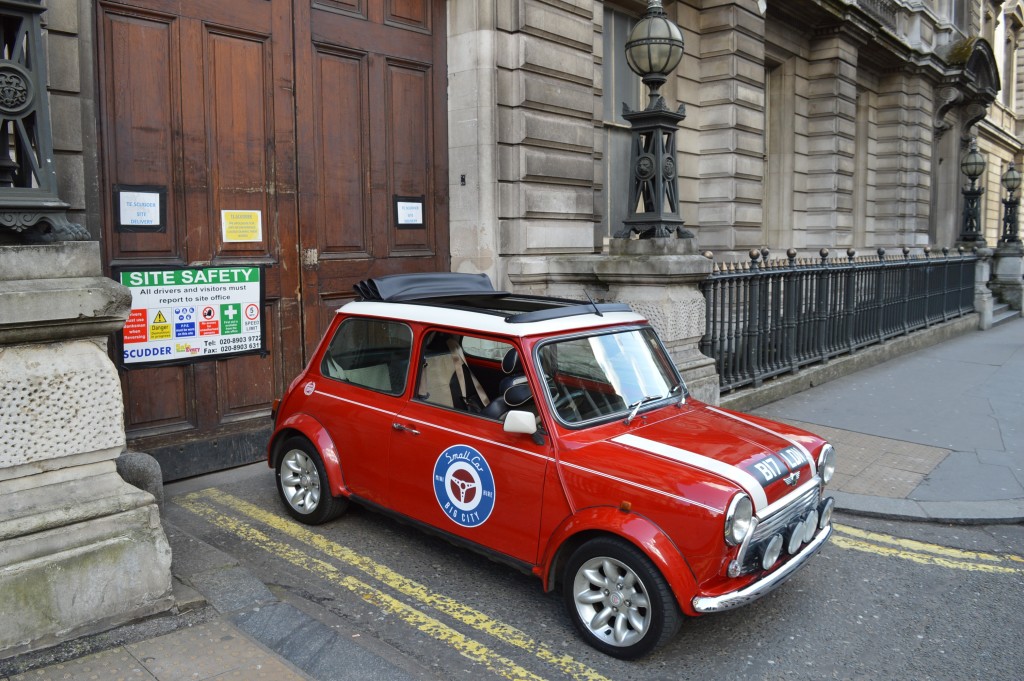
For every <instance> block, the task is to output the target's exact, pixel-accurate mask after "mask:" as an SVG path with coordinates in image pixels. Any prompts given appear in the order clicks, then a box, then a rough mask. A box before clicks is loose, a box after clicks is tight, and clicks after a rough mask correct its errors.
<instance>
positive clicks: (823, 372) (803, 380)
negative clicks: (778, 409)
mask: <svg viewBox="0 0 1024 681" xmlns="http://www.w3.org/2000/svg"><path fill="white" fill-rule="evenodd" d="M977 329H978V314H977V313H975V312H972V313H970V314H967V315H964V316H963V317H960V318H958V319H951V320H950V321H948V322H943V323H942V324H938V325H936V326H933V327H930V328H928V329H921V330H919V331H915V332H913V333H910V334H908V335H906V336H899V337H896V338H891V339H889V340H887V341H885V342H884V343H880V344H878V345H872V346H870V347H867V348H863V349H861V350H858V351H856V352H854V353H852V354H847V355H841V356H839V357H835V358H833V359H830V360H829V361H827V362H822V363H819V364H811V365H808V366H805V367H804V368H802V369H799V370H798V371H795V372H794V373H791V374H782V375H780V376H776V377H774V378H770V379H767V380H766V381H765V382H764V383H763V384H762V385H761V386H759V387H757V388H741V389H739V390H736V391H734V392H731V393H727V394H725V395H723V396H722V398H721V402H720V405H721V406H723V407H726V408H728V409H735V410H736V411H752V410H754V409H757V408H758V407H762V406H764V405H766V404H770V403H772V402H775V401H777V400H781V399H782V398H783V397H789V396H790V395H795V394H796V393H799V392H803V391H804V390H807V389H808V388H813V387H814V386H816V385H821V384H823V383H828V382H829V381H832V380H834V379H837V378H841V377H843V376H848V375H849V374H853V373H856V372H858V371H862V370H864V369H867V368H870V367H873V366H875V365H876V364H882V363H883V362H886V361H888V360H890V359H893V358H894V357H899V356H901V355H906V354H909V353H911V352H916V351H918V350H923V349H924V348H928V347H931V346H933V345H936V344H938V343H942V342H944V341H947V340H949V339H950V338H955V337H956V336H961V335H963V334H965V333H971V332H972V331H977Z"/></svg>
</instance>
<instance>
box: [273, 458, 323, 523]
mask: <svg viewBox="0 0 1024 681" xmlns="http://www.w3.org/2000/svg"><path fill="white" fill-rule="evenodd" d="M281 491H282V492H283V493H284V498H285V500H286V501H287V502H288V505H289V506H291V507H292V508H293V509H295V510H296V511H298V512H299V513H312V512H313V511H315V510H316V507H317V506H318V505H319V504H320V476H319V475H318V474H317V472H316V464H315V463H314V462H313V459H312V458H311V457H310V456H309V454H307V453H306V452H304V451H302V450H301V449H292V450H290V451H289V452H287V453H286V454H285V455H284V458H283V459H282V460H281Z"/></svg>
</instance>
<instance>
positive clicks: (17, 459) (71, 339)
mask: <svg viewBox="0 0 1024 681" xmlns="http://www.w3.org/2000/svg"><path fill="white" fill-rule="evenodd" d="M130 306H131V295H130V294H129V293H128V292H127V290H125V289H124V287H122V286H120V285H119V284H116V283H115V282H114V281H112V280H110V279H107V278H106V277H103V276H102V273H101V271H100V257H99V244H98V243H97V242H93V241H84V242H65V243H58V244H53V245H47V246H5V247H0V310H3V316H2V317H0V385H3V386H4V391H5V396H4V399H3V401H2V402H0V656H7V655H13V654H17V653H20V652H23V651H27V650H32V649H35V648H41V647H45V646H48V645H52V644H54V643H58V642H60V641H62V640H66V639H69V638H73V637H76V636H80V635H84V634H88V633H93V632H95V631H99V630H103V629H107V628H109V627H112V626H116V625H118V624H122V623H124V622H127V621H130V620H133V619H137V618H139V617H143V616H146V615H151V614H154V613H156V612H160V611H162V610H166V609H167V608H169V607H170V606H171V605H172V600H171V596H170V590H171V574H170V562H171V555H170V547H169V546H168V544H167V539H166V537H165V536H164V532H163V529H162V527H161V524H160V515H159V512H158V510H157V506H156V503H155V500H154V498H153V495H151V494H149V493H146V492H143V491H141V490H139V489H137V488H135V487H132V486H131V485H129V484H127V483H126V482H124V480H122V479H121V477H120V476H119V475H118V474H117V469H116V464H115V459H116V458H117V456H118V455H119V454H120V453H121V450H122V449H123V448H124V444H125V435H124V417H123V406H122V398H121V383H120V379H119V378H118V375H117V370H116V369H115V367H114V365H113V364H112V363H111V361H110V359H109V358H108V357H107V352H106V342H107V336H108V335H109V334H110V333H112V332H114V331H116V330H119V329H120V328H121V327H122V326H123V324H124V320H125V319H126V318H127V315H128V311H129V308H130Z"/></svg>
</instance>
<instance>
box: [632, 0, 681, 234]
mask: <svg viewBox="0 0 1024 681" xmlns="http://www.w3.org/2000/svg"><path fill="white" fill-rule="evenodd" d="M682 58H683V33H682V31H680V30H679V27H678V26H676V24H675V23H673V22H672V20H671V19H669V18H668V17H667V16H666V15H665V10H664V9H663V8H662V6H661V0H648V2H647V13H646V14H645V15H644V17H643V18H642V19H641V20H640V21H639V22H637V24H636V26H634V27H633V30H632V31H630V34H629V39H628V40H627V41H626V62H627V63H628V64H629V68H630V69H632V70H633V72H634V73H636V74H637V75H638V76H640V78H642V79H643V82H644V85H646V86H647V88H648V90H649V92H650V94H649V97H648V102H647V108H646V109H644V110H643V111H632V110H630V108H629V107H628V106H626V104H623V105H622V117H623V118H625V119H626V120H627V121H629V123H630V125H631V126H632V133H631V138H630V147H631V151H630V168H631V169H632V180H631V184H630V189H629V214H628V215H627V217H626V219H625V220H624V226H623V228H622V229H620V230H619V231H618V232H616V233H615V236H616V238H622V239H628V238H629V237H630V236H631V235H632V234H633V232H636V233H637V234H639V235H640V238H641V239H650V238H653V237H662V238H663V237H670V236H673V235H675V236H681V237H692V236H693V234H692V233H690V232H688V231H687V230H685V229H683V218H682V216H681V215H680V214H679V189H678V185H679V182H678V178H677V173H676V131H677V130H678V129H679V122H680V121H682V120H683V119H684V118H686V107H685V106H684V105H680V106H679V109H678V110H677V111H669V109H668V107H667V106H666V105H665V100H664V98H663V97H662V96H661V93H660V90H661V86H662V85H664V84H665V81H666V80H668V76H669V74H670V73H672V71H673V69H675V68H676V66H678V65H679V61H680V60H681V59H682Z"/></svg>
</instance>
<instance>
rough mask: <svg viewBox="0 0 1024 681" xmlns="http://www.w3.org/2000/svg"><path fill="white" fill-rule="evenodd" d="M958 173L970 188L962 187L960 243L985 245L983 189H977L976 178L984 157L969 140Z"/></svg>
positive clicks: (973, 140) (975, 142) (981, 171)
mask: <svg viewBox="0 0 1024 681" xmlns="http://www.w3.org/2000/svg"><path fill="white" fill-rule="evenodd" d="M960 172H962V173H963V174H964V175H966V176H967V179H968V180H970V181H971V184H970V187H964V190H963V194H964V214H963V222H962V225H961V228H960V241H962V242H973V243H974V244H975V245H979V246H984V245H985V235H984V234H982V232H981V210H980V207H981V195H982V194H984V193H985V188H984V187H978V186H976V185H977V182H978V178H979V177H981V175H982V173H984V172H985V157H984V156H982V155H981V152H980V151H978V142H977V140H975V139H974V138H971V146H970V149H968V151H967V153H966V154H964V157H963V159H961V160H960Z"/></svg>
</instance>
